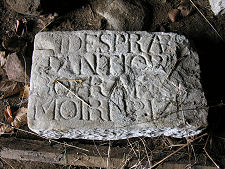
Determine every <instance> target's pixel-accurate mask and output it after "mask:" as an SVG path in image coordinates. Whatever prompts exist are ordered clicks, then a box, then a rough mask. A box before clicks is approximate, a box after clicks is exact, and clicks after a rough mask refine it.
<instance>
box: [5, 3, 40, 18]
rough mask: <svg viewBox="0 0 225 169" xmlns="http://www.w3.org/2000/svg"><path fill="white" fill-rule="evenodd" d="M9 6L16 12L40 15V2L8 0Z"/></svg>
mask: <svg viewBox="0 0 225 169" xmlns="http://www.w3.org/2000/svg"><path fill="white" fill-rule="evenodd" d="M6 2H7V4H8V5H9V6H10V7H11V8H12V9H14V10H15V11H16V12H18V13H21V14H25V15H39V14H40V11H38V10H39V9H38V8H40V0H6Z"/></svg>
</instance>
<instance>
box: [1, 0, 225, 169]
mask: <svg viewBox="0 0 225 169" xmlns="http://www.w3.org/2000/svg"><path fill="white" fill-rule="evenodd" d="M93 1H94V0H85V1H82V0H80V1H73V0H67V1H59V0H41V1H40V2H41V4H42V6H41V9H38V10H39V11H38V12H40V13H41V15H43V16H44V17H45V19H46V18H47V17H49V14H52V15H54V13H57V14H58V16H57V17H55V19H54V20H53V21H52V22H51V23H50V24H49V25H48V26H47V27H45V29H44V31H55V30H63V31H65V30H68V31H72V30H82V29H83V30H84V29H85V30H99V29H103V30H104V29H105V28H107V21H106V20H105V19H104V18H102V17H101V16H99V15H97V14H96V13H95V9H94V7H93V5H92V4H93ZM127 1H128V2H130V3H131V2H132V1H131V0H127ZM193 2H194V3H195V4H196V6H197V7H198V9H199V10H200V11H201V12H202V14H203V15H204V16H205V18H207V19H208V21H209V22H210V23H211V24H212V25H213V26H214V28H215V29H216V30H217V31H218V33H219V35H220V36H221V37H220V36H218V34H217V33H216V32H215V31H214V30H213V29H212V27H211V26H210V24H209V23H208V22H207V21H206V20H205V18H204V17H203V16H202V15H201V14H200V13H199V11H198V10H197V9H195V8H194V7H193V9H194V10H193V11H192V12H191V13H190V15H188V16H186V17H181V16H179V17H178V18H177V20H176V21H175V22H171V21H170V20H169V18H168V12H169V11H171V10H172V9H176V8H178V6H179V4H180V0H142V1H141V3H142V4H143V5H144V6H145V10H146V14H147V15H146V20H145V24H144V26H143V29H141V30H144V31H148V32H159V31H164V32H175V33H178V34H181V35H185V36H186V37H187V38H188V39H189V40H190V41H191V44H192V46H193V47H194V48H195V50H196V51H197V52H198V54H199V57H200V67H201V82H202V85H203V89H204V92H205V95H206V98H207V101H208V105H209V116H208V123H209V125H208V128H207V130H206V131H205V132H207V133H208V134H209V139H206V138H207V137H205V138H203V139H201V140H200V141H198V142H196V143H193V144H192V145H193V147H192V148H193V149H191V147H189V148H190V149H183V150H182V151H180V152H179V153H177V154H176V155H174V156H172V157H171V158H170V159H169V160H167V161H170V162H174V163H187V164H188V163H191V164H194V163H197V164H201V165H204V164H207V165H212V166H213V163H212V161H210V159H209V158H208V157H207V156H206V154H205V152H204V150H203V147H204V145H205V144H206V143H207V147H206V148H207V152H208V153H209V154H210V156H211V157H212V158H213V159H214V161H215V162H216V163H217V164H218V165H220V166H221V167H222V168H224V167H225V148H224V147H225V123H224V120H225V114H224V112H225V107H224V105H223V102H224V101H225V87H224V86H225V81H224V80H223V73H224V62H223V57H224V56H225V50H224V46H225V22H224V21H225V15H218V16H214V15H213V13H212V11H211V10H210V5H209V2H208V0H193ZM98 3H100V2H98ZM132 3H133V4H134V5H136V4H135V3H134V2H132ZM40 18H41V17H40V15H26V14H25V15H24V14H19V13H17V12H15V11H14V10H13V9H12V8H11V7H10V6H9V5H8V4H7V3H6V2H5V0H1V1H0V23H1V24H0V51H6V53H7V54H8V53H12V52H14V50H18V47H15V49H14V48H4V47H3V46H4V45H3V46H2V43H3V44H4V43H5V42H6V41H7V39H11V38H15V37H17V38H19V39H23V40H24V41H25V42H26V46H25V48H23V49H21V50H19V51H17V52H22V53H23V54H24V56H25V59H26V66H27V71H28V74H29V70H30V68H31V58H32V49H33V39H34V36H35V34H36V33H37V32H38V31H40V28H39V26H40V25H38V20H39V19H40ZM47 19H48V18H47ZM17 20H20V21H24V23H23V24H24V25H25V26H24V27H23V28H24V34H20V35H18V32H17V33H16V31H15V25H16V21H17ZM42 28H44V27H42ZM20 45H21V44H19V43H18V46H20ZM21 102H22V105H23V106H26V105H27V101H26V100H21V98H20V97H19V95H14V96H11V97H8V98H6V99H2V100H0V121H1V122H4V123H8V122H7V120H6V119H5V118H4V110H5V107H6V106H7V105H10V106H11V107H12V108H13V109H17V108H18V107H19V106H21V104H20V103H21ZM22 129H24V130H29V129H28V127H27V126H24V127H23V128H22ZM1 137H13V138H15V139H17V138H23V139H33V140H40V138H39V137H37V136H33V135H30V134H27V133H24V132H21V131H15V134H12V135H8V134H7V135H2V136H1ZM143 139H144V140H145V143H146V146H147V150H148V151H149V154H151V155H150V156H151V161H152V162H153V163H155V162H157V161H159V160H161V159H162V158H164V157H165V156H166V155H168V154H170V153H172V152H173V151H175V150H176V149H177V148H176V147H172V148H171V147H168V146H169V145H175V144H185V143H186V140H185V139H173V138H167V137H158V138H143ZM59 141H61V142H64V141H66V142H69V143H71V144H72V143H77V142H78V143H79V144H83V145H84V146H85V145H93V144H96V146H98V147H101V146H102V144H103V143H104V145H103V146H108V144H109V142H95V143H93V141H86V140H64V139H62V140H59ZM130 142H132V143H137V142H138V143H139V144H138V146H137V147H139V148H140V150H143V151H144V150H145V145H144V144H142V142H141V141H140V138H133V139H130ZM110 144H111V146H112V147H117V146H119V147H127V146H128V145H129V144H128V141H127V140H121V141H113V142H111V143H110ZM192 150H194V151H192ZM150 152H151V153H150ZM114 156H116V153H115V154H114ZM0 168H77V167H76V166H65V165H56V164H46V163H37V162H23V161H19V160H8V159H1V158H0Z"/></svg>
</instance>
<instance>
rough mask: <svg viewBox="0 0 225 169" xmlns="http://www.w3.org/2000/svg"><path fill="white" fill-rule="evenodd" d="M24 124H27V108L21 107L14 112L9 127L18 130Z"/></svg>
mask: <svg viewBox="0 0 225 169" xmlns="http://www.w3.org/2000/svg"><path fill="white" fill-rule="evenodd" d="M25 124H27V108H25V107H21V108H19V109H18V110H17V111H16V116H15V118H14V121H13V122H12V123H11V125H12V126H14V127H16V128H20V127H21V126H23V125H25Z"/></svg>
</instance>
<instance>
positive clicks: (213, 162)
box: [203, 136, 220, 168]
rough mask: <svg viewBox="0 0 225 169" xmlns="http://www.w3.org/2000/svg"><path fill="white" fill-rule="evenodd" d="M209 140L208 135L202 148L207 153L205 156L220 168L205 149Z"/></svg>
mask: <svg viewBox="0 0 225 169" xmlns="http://www.w3.org/2000/svg"><path fill="white" fill-rule="evenodd" d="M208 141H209V136H208V137H207V140H206V143H205V146H204V147H203V150H204V151H205V154H206V155H207V157H208V158H209V159H210V160H211V161H212V162H213V164H214V165H215V166H216V168H220V167H219V165H218V164H216V162H215V161H214V160H213V159H212V157H211V156H210V155H209V153H208V152H207V151H206V146H207V144H208Z"/></svg>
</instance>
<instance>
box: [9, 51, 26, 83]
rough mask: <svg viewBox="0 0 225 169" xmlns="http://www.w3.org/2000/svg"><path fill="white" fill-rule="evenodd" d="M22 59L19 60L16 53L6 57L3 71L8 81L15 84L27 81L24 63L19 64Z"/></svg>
mask: <svg viewBox="0 0 225 169" xmlns="http://www.w3.org/2000/svg"><path fill="white" fill-rule="evenodd" d="M22 59H23V58H21V59H20V58H19V56H18V54H17V53H16V52H15V53H12V54H10V55H8V56H7V60H6V64H5V71H6V74H7V76H8V79H9V80H13V81H17V82H25V81H29V77H28V76H27V73H26V72H25V68H24V67H25V63H23V62H21V60H22Z"/></svg>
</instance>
